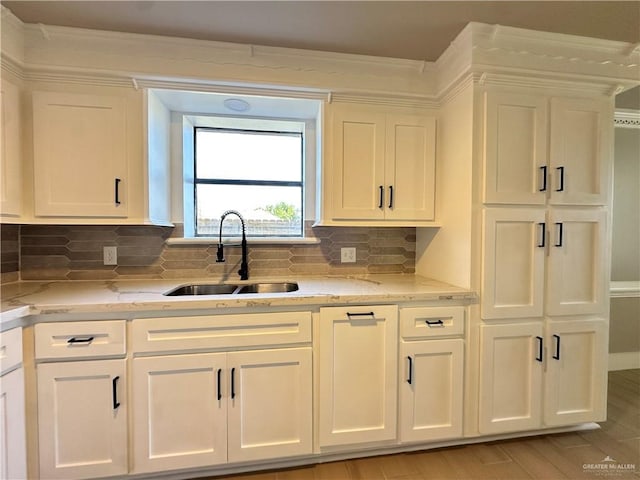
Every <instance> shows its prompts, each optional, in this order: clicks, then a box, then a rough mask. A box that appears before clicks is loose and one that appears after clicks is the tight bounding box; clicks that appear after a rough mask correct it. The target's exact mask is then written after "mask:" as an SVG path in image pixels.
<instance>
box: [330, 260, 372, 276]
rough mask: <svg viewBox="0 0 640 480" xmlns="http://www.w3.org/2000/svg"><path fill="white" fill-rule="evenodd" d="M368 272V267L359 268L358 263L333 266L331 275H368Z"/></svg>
mask: <svg viewBox="0 0 640 480" xmlns="http://www.w3.org/2000/svg"><path fill="white" fill-rule="evenodd" d="M367 273H369V272H368V270H367V266H366V265H361V266H358V264H357V263H355V264H354V263H348V264H347V263H342V264H338V265H331V268H330V269H329V274H330V275H366V274H367Z"/></svg>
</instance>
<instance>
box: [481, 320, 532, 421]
mask: <svg viewBox="0 0 640 480" xmlns="http://www.w3.org/2000/svg"><path fill="white" fill-rule="evenodd" d="M480 334H481V339H480V342H481V344H480V349H481V350H480V362H481V363H480V365H481V368H480V405H479V411H480V425H479V427H480V433H483V434H487V433H501V432H511V431H518V430H531V429H535V428H539V427H540V425H541V421H542V391H541V388H542V373H543V372H542V352H541V345H540V342H541V341H542V340H541V339H542V324H541V323H522V324H517V325H482V326H481V327H480ZM536 359H539V360H536Z"/></svg>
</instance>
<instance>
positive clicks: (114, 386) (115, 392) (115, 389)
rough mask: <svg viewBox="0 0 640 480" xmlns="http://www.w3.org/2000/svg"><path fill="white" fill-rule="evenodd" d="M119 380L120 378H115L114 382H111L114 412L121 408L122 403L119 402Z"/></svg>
mask: <svg viewBox="0 0 640 480" xmlns="http://www.w3.org/2000/svg"><path fill="white" fill-rule="evenodd" d="M118 380H120V376H117V377H114V378H113V381H112V382H111V390H112V394H113V409H114V410H116V409H117V408H118V407H119V406H120V402H119V401H118Z"/></svg>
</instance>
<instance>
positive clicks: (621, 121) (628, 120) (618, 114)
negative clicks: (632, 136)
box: [613, 109, 640, 129]
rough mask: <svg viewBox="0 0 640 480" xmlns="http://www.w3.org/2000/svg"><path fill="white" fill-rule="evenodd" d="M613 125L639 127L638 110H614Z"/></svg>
mask: <svg viewBox="0 0 640 480" xmlns="http://www.w3.org/2000/svg"><path fill="white" fill-rule="evenodd" d="M613 125H614V126H615V127H619V128H636V129H640V110H627V109H618V110H616V111H615V113H614V115H613Z"/></svg>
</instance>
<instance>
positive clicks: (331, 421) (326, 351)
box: [320, 306, 398, 446]
mask: <svg viewBox="0 0 640 480" xmlns="http://www.w3.org/2000/svg"><path fill="white" fill-rule="evenodd" d="M369 313H372V314H371V315H369ZM349 314H350V315H349ZM397 338H398V311H397V307H396V306H371V307H351V308H341V307H335V308H321V309H320V362H321V363H320V445H321V446H329V445H344V444H349V443H367V442H375V441H382V440H393V439H394V438H395V437H396V405H397V369H396V365H397V362H398V360H397V351H398V350H397V349H398V346H397Z"/></svg>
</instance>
